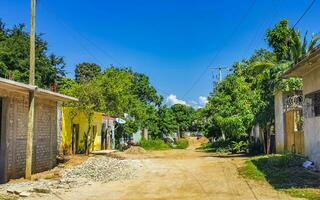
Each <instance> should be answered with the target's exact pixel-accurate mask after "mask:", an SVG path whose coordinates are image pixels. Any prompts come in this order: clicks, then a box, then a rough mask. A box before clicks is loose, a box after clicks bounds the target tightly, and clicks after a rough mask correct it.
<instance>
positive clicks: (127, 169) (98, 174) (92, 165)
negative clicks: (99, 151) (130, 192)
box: [61, 156, 140, 182]
mask: <svg viewBox="0 0 320 200" xmlns="http://www.w3.org/2000/svg"><path fill="white" fill-rule="evenodd" d="M139 167H140V164H139V161H134V160H119V159H115V158H110V157H104V156H98V157H91V158H89V159H88V160H87V161H85V162H84V163H82V164H81V165H78V166H76V167H74V168H72V169H68V170H66V171H64V172H63V173H62V174H61V177H62V179H66V180H84V179H87V180H88V181H96V182H109V181H115V180H126V179H131V178H134V177H135V174H136V173H135V172H136V170H137V169H138V168H139Z"/></svg>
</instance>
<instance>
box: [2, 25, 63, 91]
mask: <svg viewBox="0 0 320 200" xmlns="http://www.w3.org/2000/svg"><path fill="white" fill-rule="evenodd" d="M29 47H30V44H29V34H28V33H27V32H26V31H25V25H23V24H19V25H17V26H14V27H13V28H11V29H10V28H6V26H5V24H4V23H3V22H2V21H1V20H0V77H5V78H9V79H14V80H16V81H19V82H23V83H28V81H29ZM64 67H65V63H64V60H63V58H62V57H58V56H56V55H54V54H48V44H47V42H46V41H45V40H43V39H42V38H41V35H37V36H36V68H35V79H36V85H37V86H39V87H42V88H48V87H49V86H51V85H53V84H57V83H59V82H60V81H61V80H62V78H63V77H65V71H64Z"/></svg>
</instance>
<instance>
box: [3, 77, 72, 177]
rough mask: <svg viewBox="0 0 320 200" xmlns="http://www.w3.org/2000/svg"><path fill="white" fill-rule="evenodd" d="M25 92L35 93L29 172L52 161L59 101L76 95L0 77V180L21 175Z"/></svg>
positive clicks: (24, 146) (57, 138)
mask: <svg viewBox="0 0 320 200" xmlns="http://www.w3.org/2000/svg"><path fill="white" fill-rule="evenodd" d="M29 92H34V93H35V120H34V123H35V124H34V135H33V152H32V156H33V158H32V173H38V172H42V171H45V170H48V169H51V168H53V167H54V166H55V165H56V156H57V153H58V144H59V143H60V138H61V137H60V136H59V135H60V131H59V130H60V127H61V124H60V120H61V119H60V117H59V116H60V115H59V111H60V109H61V103H62V102H63V101H77V99H76V98H73V97H69V96H66V95H62V94H59V93H55V92H51V91H48V90H44V89H41V88H37V87H36V86H33V85H28V84H23V83H19V82H16V81H12V80H8V79H3V78H0V122H1V123H0V183H4V182H7V181H8V180H9V179H14V178H20V177H23V176H24V175H25V165H26V149H27V129H28V110H29Z"/></svg>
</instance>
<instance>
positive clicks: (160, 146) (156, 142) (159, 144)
mask: <svg viewBox="0 0 320 200" xmlns="http://www.w3.org/2000/svg"><path fill="white" fill-rule="evenodd" d="M140 145H141V147H143V148H144V149H145V150H167V149H170V148H171V147H170V146H169V145H168V144H167V143H165V142H164V141H163V140H161V139H158V138H157V139H149V140H145V139H143V140H141V142H140Z"/></svg>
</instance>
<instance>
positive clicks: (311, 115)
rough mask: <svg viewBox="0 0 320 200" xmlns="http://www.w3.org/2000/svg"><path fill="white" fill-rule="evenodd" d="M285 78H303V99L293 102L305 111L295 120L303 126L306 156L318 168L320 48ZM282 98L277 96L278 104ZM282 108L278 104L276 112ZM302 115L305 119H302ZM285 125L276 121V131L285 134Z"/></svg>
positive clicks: (319, 161) (319, 145) (289, 71)
mask: <svg viewBox="0 0 320 200" xmlns="http://www.w3.org/2000/svg"><path fill="white" fill-rule="evenodd" d="M283 76H284V77H301V78H302V81H303V90H302V94H301V96H302V97H303V99H302V98H299V97H296V98H295V99H293V100H291V102H294V103H293V104H297V103H298V104H300V105H301V107H302V110H303V112H302V111H300V112H299V114H297V115H296V117H295V118H296V121H298V122H299V121H300V127H301V124H303V131H304V137H303V141H301V142H303V144H304V154H305V155H306V156H308V157H309V159H310V160H312V161H314V162H315V164H316V165H317V166H320V47H318V48H316V49H314V50H313V51H312V52H311V53H310V54H309V55H308V56H306V57H304V58H303V59H302V60H301V61H300V62H298V63H297V64H295V65H294V66H293V67H292V68H290V69H288V70H287V71H285V72H284V73H283ZM280 96H281V95H278V96H276V102H281V101H280V98H281V97H280ZM277 98H278V100H277ZM298 99H300V100H298ZM280 104H281V103H280ZM281 107H283V106H279V103H278V108H277V106H276V111H277V110H278V111H279V110H281ZM302 115H303V117H301V116H302ZM299 118H300V119H299ZM277 124H278V126H277ZM283 124H284V123H283V120H282V123H281V119H280V118H278V122H277V119H276V130H278V132H280V133H281V132H283V129H284V127H283ZM295 126H296V127H294V129H297V130H298V129H299V123H298V124H297V125H295ZM280 135H281V134H280ZM280 139H281V138H280ZM281 143H282V142H281ZM280 146H281V145H280Z"/></svg>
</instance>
